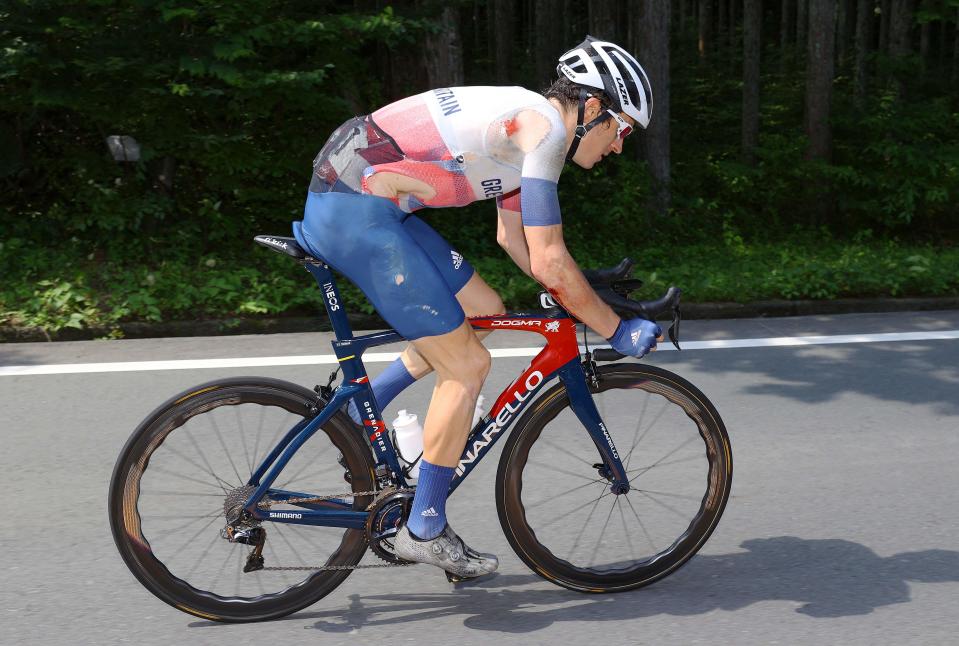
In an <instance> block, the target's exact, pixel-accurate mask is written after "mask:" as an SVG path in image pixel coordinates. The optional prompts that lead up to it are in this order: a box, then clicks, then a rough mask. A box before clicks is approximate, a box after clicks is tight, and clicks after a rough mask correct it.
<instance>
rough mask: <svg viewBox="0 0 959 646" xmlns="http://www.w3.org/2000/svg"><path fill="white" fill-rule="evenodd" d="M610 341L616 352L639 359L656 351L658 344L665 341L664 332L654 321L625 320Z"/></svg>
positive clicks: (620, 323)
mask: <svg viewBox="0 0 959 646" xmlns="http://www.w3.org/2000/svg"><path fill="white" fill-rule="evenodd" d="M608 340H609V344H610V345H611V346H613V350H616V352H619V353H620V354H625V355H627V356H631V357H637V358H639V357H643V356H644V355H646V353H647V352H649V351H650V350H655V349H656V342H657V341H662V340H663V330H662V328H660V327H659V326H658V325H657V324H656V323H655V322H654V321H647V320H646V319H641V318H635V319H629V320H628V321H627V320H623V321H620V322H619V325H618V326H617V327H616V331H615V332H614V333H613V336H611V337H610V338H609V339H608Z"/></svg>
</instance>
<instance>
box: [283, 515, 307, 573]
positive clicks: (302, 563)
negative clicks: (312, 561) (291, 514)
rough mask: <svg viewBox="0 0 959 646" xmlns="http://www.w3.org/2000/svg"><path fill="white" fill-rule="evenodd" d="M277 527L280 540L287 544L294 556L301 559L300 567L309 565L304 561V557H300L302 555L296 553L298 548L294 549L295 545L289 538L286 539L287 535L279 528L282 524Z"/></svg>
mask: <svg viewBox="0 0 959 646" xmlns="http://www.w3.org/2000/svg"><path fill="white" fill-rule="evenodd" d="M276 525H277V526H276V533H277V535H278V536H279V537H280V539H281V540H282V541H283V542H284V543H286V545H287V547H289V548H290V551H291V552H293V556H295V557H296V558H297V559H299V562H300V565H308V563H307V562H306V560H304V558H303V557H302V556H300V553H299V552H297V551H296V548H295V547H293V543H291V542H290V539H288V538H287V537H286V535H285V534H284V533H283V531H282V530H281V529H280V527H279V525H280V523H277V524H276Z"/></svg>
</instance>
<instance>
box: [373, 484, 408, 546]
mask: <svg viewBox="0 0 959 646" xmlns="http://www.w3.org/2000/svg"><path fill="white" fill-rule="evenodd" d="M412 506H413V491H411V490H400V491H395V492H393V493H391V494H389V495H387V496H384V497H383V498H380V499H379V500H376V501H375V502H374V503H373V504H372V505H371V506H370V515H369V517H368V518H367V520H366V540H367V541H368V542H369V544H370V549H371V550H372V551H373V553H374V554H376V555H377V556H378V557H380V558H381V559H383V560H384V561H386V562H387V563H394V564H396V565H408V564H410V563H411V561H407V560H405V559H401V558H399V557H398V556H396V553H395V552H394V551H393V545H394V543H393V541H394V539H395V537H396V532H397V531H398V530H399V528H400V525H401V524H402V523H403V521H404V520H406V518H407V517H408V516H409V515H410V508H411V507H412Z"/></svg>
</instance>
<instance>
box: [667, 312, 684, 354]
mask: <svg viewBox="0 0 959 646" xmlns="http://www.w3.org/2000/svg"><path fill="white" fill-rule="evenodd" d="M682 319H683V317H682V315H681V314H680V312H679V305H678V304H677V305H674V306H673V322H672V324H671V325H670V326H669V340H670V341H672V342H673V345H674V346H676V349H677V350H682V348H681V347H679V322H680V321H682Z"/></svg>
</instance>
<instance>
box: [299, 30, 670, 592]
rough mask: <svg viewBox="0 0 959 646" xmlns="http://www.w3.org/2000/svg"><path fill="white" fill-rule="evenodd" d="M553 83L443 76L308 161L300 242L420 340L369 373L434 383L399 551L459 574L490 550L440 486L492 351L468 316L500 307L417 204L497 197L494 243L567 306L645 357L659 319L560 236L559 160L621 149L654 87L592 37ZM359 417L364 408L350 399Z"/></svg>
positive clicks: (631, 61)
mask: <svg viewBox="0 0 959 646" xmlns="http://www.w3.org/2000/svg"><path fill="white" fill-rule="evenodd" d="M557 74H558V79H557V80H556V81H555V82H554V83H553V84H552V86H551V87H549V88H548V89H547V90H546V91H545V93H544V95H540V94H537V93H534V92H531V91H529V90H526V89H523V88H520V87H454V88H441V89H436V90H432V91H429V92H425V93H423V94H419V95H416V96H412V97H409V98H406V99H402V100H400V101H397V102H395V103H392V104H390V105H387V106H386V107H384V108H381V109H379V110H377V111H376V112H374V113H372V114H370V115H367V116H362V117H355V118H353V119H350V120H348V121H347V122H346V123H344V124H343V125H342V126H340V127H339V128H338V129H337V130H336V131H335V132H334V133H333V134H332V135H331V136H330V138H329V140H328V141H327V142H326V144H325V145H324V146H323V149H322V150H321V151H320V153H319V154H318V155H317V157H316V159H315V160H314V162H313V168H314V173H313V179H312V182H311V184H310V191H309V194H308V197H307V201H306V207H305V210H304V217H303V221H302V223H300V222H296V223H294V225H293V228H294V234H295V236H296V238H297V240H298V241H299V242H300V243H301V244H302V245H303V246H304V247H305V248H307V249H310V250H311V251H312V252H313V253H315V254H317V256H318V257H321V258H323V259H324V260H325V261H326V262H327V263H328V264H329V265H331V266H332V267H334V268H335V269H337V270H338V271H340V272H341V273H342V274H344V275H345V276H347V277H348V278H349V279H350V280H352V281H353V282H354V283H355V284H356V285H357V286H358V287H359V288H360V289H361V290H362V291H363V292H364V293H365V294H366V296H367V297H368V298H369V299H370V302H371V303H372V304H373V306H374V307H375V308H376V309H377V311H378V312H379V313H380V314H381V315H382V317H383V318H384V319H385V320H386V321H387V322H388V323H389V324H390V325H392V326H393V327H395V328H396V329H397V330H398V331H399V332H400V333H401V334H402V335H403V336H404V337H405V338H407V339H408V340H410V341H411V344H410V346H408V347H407V348H406V349H405V350H404V352H403V353H402V355H401V356H400V358H399V359H397V360H396V361H395V362H394V363H393V364H391V365H390V366H389V367H387V368H386V370H384V371H383V372H382V373H381V374H380V375H378V377H377V378H376V379H374V380H373V383H372V388H373V393H374V396H375V398H376V401H377V403H378V404H379V406H380V408H381V409H382V408H385V407H386V406H387V404H389V402H390V401H391V400H392V399H393V398H394V397H396V395H397V394H398V393H399V392H401V391H402V390H403V389H404V388H406V387H407V386H409V385H410V384H412V383H413V382H414V381H415V380H417V379H419V378H421V377H423V376H424V375H426V374H427V373H428V372H430V371H433V370H435V371H436V386H435V388H434V390H433V396H432V400H431V402H430V406H429V410H428V412H427V415H426V419H425V422H424V434H423V445H424V452H423V457H422V462H421V466H420V471H419V479H418V484H417V487H416V494H415V496H414V499H413V505H412V509H411V512H410V516H409V519H408V520H407V521H406V522H405V524H404V525H403V527H401V528H400V531H399V533H398V535H397V538H396V543H395V550H396V554H397V555H398V556H400V557H401V558H404V559H407V560H411V561H417V562H422V563H429V564H433V565H437V566H439V567H441V568H443V569H444V570H446V571H447V572H449V573H451V574H453V575H456V576H459V577H474V576H479V575H482V574H486V573H490V572H493V571H494V570H495V569H496V567H497V565H498V562H497V559H496V557H495V556H493V555H491V554H482V553H478V552H476V551H474V550H472V549H470V548H469V547H467V546H466V545H465V544H464V543H463V541H462V540H461V539H460V538H459V537H458V536H457V535H456V534H455V533H454V532H453V531H452V529H450V527H449V525H448V523H447V521H446V495H447V491H448V489H449V485H450V482H451V480H452V478H453V473H454V467H455V466H456V465H457V464H458V462H459V458H460V456H461V454H462V452H463V447H464V446H465V442H466V434H467V432H468V431H469V428H468V427H469V424H470V420H471V418H472V413H473V409H474V405H475V402H476V399H477V397H478V395H479V393H480V389H481V388H482V386H483V382H484V380H485V379H486V375H487V373H488V372H489V368H490V354H489V352H488V351H487V350H486V348H485V347H483V345H482V343H481V342H480V338H481V335H482V333H480V334H477V333H476V332H474V330H473V329H472V327H471V326H470V325H469V323H468V322H467V321H466V320H465V317H466V316H480V315H494V314H502V313H504V311H505V309H504V306H503V302H502V300H501V299H500V297H499V296H498V295H497V294H496V292H494V291H493V290H492V289H491V288H490V287H489V285H487V284H486V282H485V281H484V280H483V279H482V278H481V277H480V276H479V274H477V273H476V272H475V271H474V269H473V267H472V266H470V264H469V262H467V261H466V259H464V258H463V256H462V255H461V254H459V253H458V252H456V251H455V250H453V249H452V248H451V247H450V245H449V243H447V242H446V241H445V240H444V239H443V238H442V237H441V236H440V235H439V234H438V233H436V231H434V230H433V229H432V228H431V227H430V226H429V225H427V224H426V223H425V222H424V221H423V220H422V219H420V218H419V217H417V216H416V215H413V212H415V211H419V210H420V209H422V208H427V207H429V208H436V207H447V206H463V205H466V204H469V203H471V202H473V201H475V200H480V199H488V198H494V197H495V198H496V206H497V210H498V230H497V241H498V242H499V244H500V245H501V246H502V247H503V248H504V249H505V250H506V252H507V253H508V254H509V256H510V257H511V258H512V259H513V261H514V262H515V263H516V264H517V265H518V266H519V268H520V269H522V270H523V272H525V273H526V274H527V275H529V276H530V277H532V278H533V279H535V280H537V281H538V282H539V283H540V284H542V285H543V286H545V287H546V289H547V290H549V292H550V293H551V294H552V295H553V296H554V297H555V298H556V300H557V301H559V302H560V303H561V304H562V305H563V307H564V308H566V309H567V310H568V311H569V312H571V313H572V314H573V315H575V316H576V317H577V318H578V319H579V320H581V321H583V322H584V323H585V324H586V325H588V326H589V327H591V328H592V329H594V330H596V331H597V332H599V333H600V334H602V335H603V336H604V337H606V338H608V339H609V341H610V344H611V345H612V347H613V348H615V349H616V350H618V351H619V352H621V353H623V354H626V355H632V356H636V357H641V356H643V355H645V354H646V353H647V352H649V351H650V350H651V349H655V347H656V342H657V340H661V331H660V328H659V326H657V325H656V324H655V323H654V322H652V321H646V320H644V319H638V318H637V319H632V320H625V321H624V320H620V318H619V317H618V316H617V315H616V314H615V313H614V312H613V311H612V310H611V309H610V308H609V306H608V305H606V304H605V303H604V302H603V301H602V300H600V298H599V297H598V296H597V295H596V293H595V292H594V291H593V290H592V288H591V287H590V285H589V283H588V282H587V281H586V279H585V278H584V277H583V274H582V272H581V271H580V269H579V268H578V266H577V264H576V262H575V261H574V260H573V258H572V257H571V256H570V254H569V252H568V251H567V249H566V245H565V243H564V241H563V228H562V223H561V219H560V208H559V200H558V197H557V192H556V183H557V181H558V179H559V176H560V173H561V171H562V169H563V165H564V163H565V161H567V160H569V161H572V162H573V163H575V164H577V165H578V166H581V167H583V168H592V166H593V165H594V164H596V163H597V162H599V161H600V160H601V159H603V158H604V157H605V156H606V155H608V154H610V153H617V154H619V153H620V152H622V147H623V140H624V139H625V138H626V136H627V135H628V134H629V133H630V132H631V131H632V130H633V128H635V127H636V126H639V127H642V128H645V127H646V126H647V125H648V123H649V119H650V116H651V114H652V107H653V97H652V91H651V89H650V84H649V80H648V79H647V77H646V73H645V72H644V71H643V69H642V67H641V66H640V65H639V63H638V62H637V61H636V59H635V58H633V57H632V56H631V55H630V54H629V53H628V52H626V51H625V50H624V49H623V48H621V47H619V46H618V45H615V44H613V43H610V42H606V41H601V40H597V39H594V38H592V37H590V36H587V38H586V40H585V41H583V42H582V43H581V44H579V45H578V46H576V47H574V48H573V49H571V50H570V51H568V52H566V53H565V54H563V55H562V56H561V57H560V58H559V65H558V66H557ZM350 412H351V414H352V416H353V417H354V420H355V421H357V422H359V420H360V416H359V412H358V411H357V410H355V407H353V406H352V405H351V411H350Z"/></svg>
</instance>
